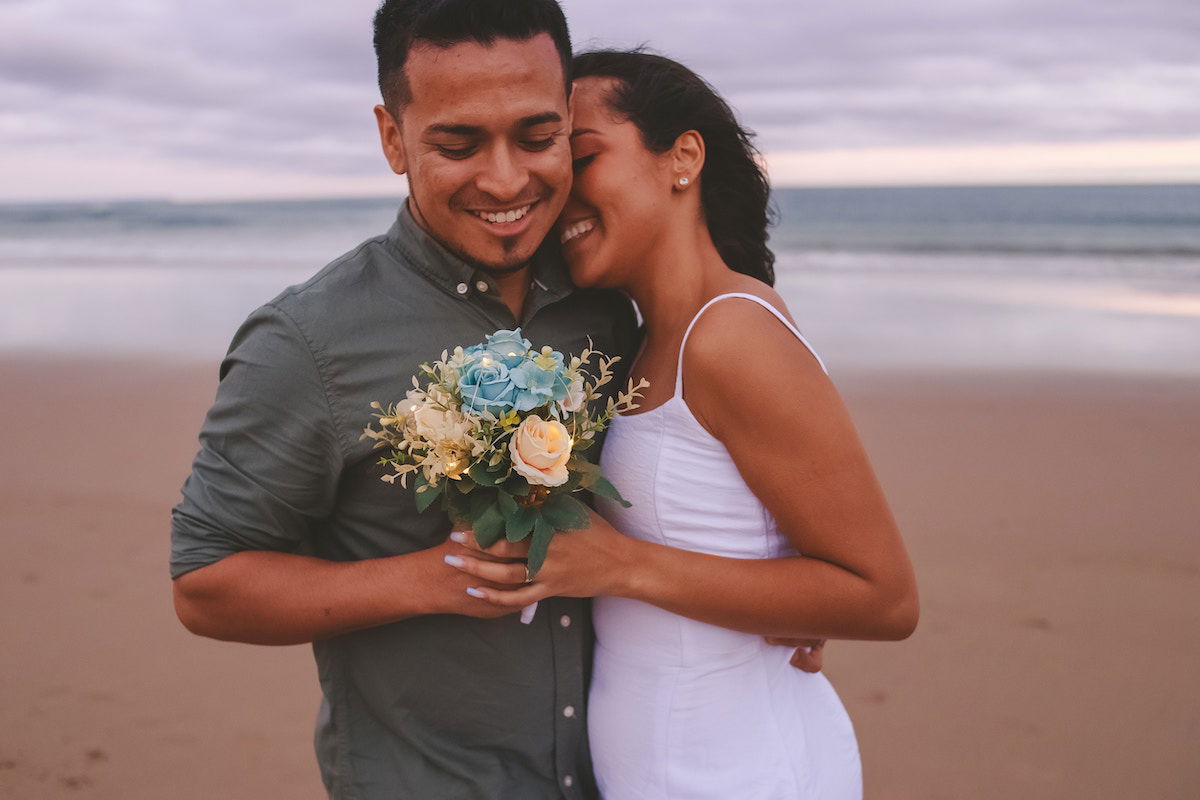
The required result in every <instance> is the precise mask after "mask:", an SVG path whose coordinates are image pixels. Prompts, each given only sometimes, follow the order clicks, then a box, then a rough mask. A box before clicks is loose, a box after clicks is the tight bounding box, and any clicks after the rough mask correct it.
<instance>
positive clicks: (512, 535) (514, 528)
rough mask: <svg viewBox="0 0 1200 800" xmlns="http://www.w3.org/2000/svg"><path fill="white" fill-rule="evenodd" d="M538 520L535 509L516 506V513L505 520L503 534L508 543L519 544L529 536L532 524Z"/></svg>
mask: <svg viewBox="0 0 1200 800" xmlns="http://www.w3.org/2000/svg"><path fill="white" fill-rule="evenodd" d="M537 518H538V512H537V509H536V508H530V507H528V506H518V507H517V513H516V514H514V515H513V516H511V517H509V518H508V519H507V520H505V524H504V528H505V533H506V535H507V537H508V540H509V541H510V542H519V541H521V540H522V539H524V538H525V537H526V536H528V535H529V531H530V530H532V529H533V523H534V521H535V520H537Z"/></svg>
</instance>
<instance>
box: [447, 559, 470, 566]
mask: <svg viewBox="0 0 1200 800" xmlns="http://www.w3.org/2000/svg"><path fill="white" fill-rule="evenodd" d="M445 561H446V563H447V564H449V565H450V566H452V567H462V566H465V565H466V563H467V562H466V561H463V560H462V558H460V557H459V556H446V558H445Z"/></svg>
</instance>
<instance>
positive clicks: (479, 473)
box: [467, 461, 497, 486]
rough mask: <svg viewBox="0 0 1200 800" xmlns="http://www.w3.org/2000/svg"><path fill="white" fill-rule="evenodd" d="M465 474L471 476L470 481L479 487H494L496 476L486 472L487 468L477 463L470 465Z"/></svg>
mask: <svg viewBox="0 0 1200 800" xmlns="http://www.w3.org/2000/svg"><path fill="white" fill-rule="evenodd" d="M467 474H468V475H470V476H471V480H473V481H475V483H477V484H479V485H480V486H495V485H496V483H497V481H496V477H497V476H496V475H495V474H494V473H491V472H488V469H487V467H486V466H485V465H484V464H483V463H482V462H479V461H477V462H475V463H474V464H472V465H471V468H470V469H468V470H467Z"/></svg>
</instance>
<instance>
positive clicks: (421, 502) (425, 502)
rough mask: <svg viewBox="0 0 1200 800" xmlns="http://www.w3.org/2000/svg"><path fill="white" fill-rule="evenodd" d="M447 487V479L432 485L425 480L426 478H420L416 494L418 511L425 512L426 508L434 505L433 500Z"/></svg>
mask: <svg viewBox="0 0 1200 800" xmlns="http://www.w3.org/2000/svg"><path fill="white" fill-rule="evenodd" d="M445 488H446V483H445V481H443V482H441V483H439V484H438V485H437V486H430V485H429V483H428V482H425V480H424V478H421V479H419V481H418V485H417V494H416V503H417V511H418V512H419V513H424V512H425V509H427V508H429V507H430V506H431V505H433V501H434V500H437V499H438V497H440V496H441V494H442V490H443V489H445Z"/></svg>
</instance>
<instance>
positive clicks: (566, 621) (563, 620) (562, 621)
mask: <svg viewBox="0 0 1200 800" xmlns="http://www.w3.org/2000/svg"><path fill="white" fill-rule="evenodd" d="M558 624H559V625H562V626H563V627H564V628H569V627H571V618H570V617H568V616H567V615H566V614H563V615H562V616H561V617H559V618H558Z"/></svg>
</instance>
